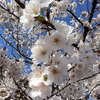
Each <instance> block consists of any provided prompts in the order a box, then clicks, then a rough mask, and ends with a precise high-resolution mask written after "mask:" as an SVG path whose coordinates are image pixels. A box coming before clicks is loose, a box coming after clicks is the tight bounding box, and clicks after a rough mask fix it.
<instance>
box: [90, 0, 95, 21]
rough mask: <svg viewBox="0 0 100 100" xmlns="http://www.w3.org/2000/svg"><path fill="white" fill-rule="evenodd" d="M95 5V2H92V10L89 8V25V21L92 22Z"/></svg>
mask: <svg viewBox="0 0 100 100" xmlns="http://www.w3.org/2000/svg"><path fill="white" fill-rule="evenodd" d="M96 5H97V0H93V2H92V8H91V13H90V16H89V20H88V21H89V23H91V21H92V18H93V14H94V11H95V8H96Z"/></svg>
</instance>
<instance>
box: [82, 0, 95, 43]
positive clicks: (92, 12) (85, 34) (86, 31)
mask: <svg viewBox="0 0 100 100" xmlns="http://www.w3.org/2000/svg"><path fill="white" fill-rule="evenodd" d="M96 4H97V0H93V2H92V8H91V13H90V16H89V19H88V22H89V23H91V21H92V18H93V14H94V11H95V8H96ZM88 32H89V27H87V26H86V27H84V33H83V42H85V39H86V36H87V34H88Z"/></svg>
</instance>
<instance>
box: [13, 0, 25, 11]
mask: <svg viewBox="0 0 100 100" xmlns="http://www.w3.org/2000/svg"><path fill="white" fill-rule="evenodd" d="M15 2H16V3H17V4H18V5H19V6H20V7H21V8H22V9H24V8H25V5H24V4H23V3H22V2H20V0H15Z"/></svg>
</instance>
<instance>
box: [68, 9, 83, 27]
mask: <svg viewBox="0 0 100 100" xmlns="http://www.w3.org/2000/svg"><path fill="white" fill-rule="evenodd" d="M67 11H68V12H69V13H70V14H71V15H73V17H74V18H75V19H76V20H77V21H78V22H79V23H80V24H81V25H82V26H83V23H82V22H81V21H80V20H79V19H78V18H77V16H76V15H75V14H74V13H73V12H72V11H71V10H69V9H67Z"/></svg>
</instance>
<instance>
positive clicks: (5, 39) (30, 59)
mask: <svg viewBox="0 0 100 100" xmlns="http://www.w3.org/2000/svg"><path fill="white" fill-rule="evenodd" d="M0 37H1V38H2V39H3V40H4V41H5V42H6V43H7V44H9V45H10V46H11V47H12V48H14V49H15V50H16V51H18V53H19V54H20V55H22V56H23V57H24V58H27V59H29V60H32V59H31V58H29V57H27V56H25V55H24V54H22V53H21V52H20V51H19V50H17V49H16V48H15V47H14V46H13V45H12V44H11V43H9V42H8V41H7V40H6V39H5V38H4V37H3V36H2V35H1V34H0Z"/></svg>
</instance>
